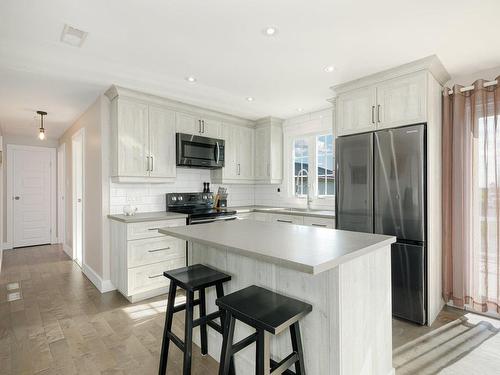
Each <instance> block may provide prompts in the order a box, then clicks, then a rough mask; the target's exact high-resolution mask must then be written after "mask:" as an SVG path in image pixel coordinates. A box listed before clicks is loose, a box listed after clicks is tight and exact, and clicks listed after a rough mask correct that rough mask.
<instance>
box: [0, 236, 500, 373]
mask: <svg viewBox="0 0 500 375" xmlns="http://www.w3.org/2000/svg"><path fill="white" fill-rule="evenodd" d="M16 283H17V285H16ZM462 315H464V313H463V312H461V311H459V310H455V309H445V310H443V312H442V313H441V314H440V315H439V317H438V320H437V322H436V323H435V324H434V325H433V326H432V327H420V326H417V325H413V324H410V323H407V322H404V321H401V320H394V322H393V347H394V348H395V353H396V352H398V348H399V352H402V351H405V352H408V351H409V352H412V351H413V347H415V348H421V350H423V351H424V352H425V351H426V348H427V347H426V346H425V345H427V343H428V342H438V343H439V339H438V340H437V341H436V339H434V337H433V336H432V335H433V333H442V332H444V331H446V332H448V331H449V329H448V326H453V327H458V325H457V324H456V322H457V319H461V317H462ZM164 317H165V298H164V297H159V298H155V299H150V300H147V301H143V302H138V303H136V304H130V303H129V302H128V301H127V300H126V299H125V298H124V297H122V296H121V295H120V294H119V293H118V292H110V293H106V294H101V293H99V291H97V290H96V289H95V288H94V286H93V285H92V284H91V283H90V281H88V280H87V279H86V278H85V277H84V276H83V274H82V272H81V271H80V269H79V268H78V266H76V265H75V264H74V263H73V262H72V261H71V260H70V259H69V258H68V257H67V256H66V255H65V253H64V252H63V251H62V249H61V247H60V246H40V247H33V248H24V249H17V250H9V251H5V252H4V254H3V265H2V271H1V272H0V375H3V374H9V375H18V374H19V375H20V374H23V375H28V374H30V375H31V374H39V375H46V374H64V375H71V374H103V375H104V374H141V375H143V374H157V371H158V369H157V366H158V361H159V349H160V346H161V336H162V329H163V323H164ZM174 331H175V333H176V334H178V335H179V336H180V337H182V336H183V321H182V314H176V318H175V321H174ZM483 331H484V330H482V331H481V332H483ZM484 332H485V331H484ZM489 332H493V331H491V330H490V331H489ZM429 337H432V340H434V341H432V340H430V339H429ZM436 337H437V336H436ZM488 337H489V336H488ZM433 350H434V348H433ZM499 350H500V348H499ZM459 354H460V355H457V356H456V361H458V360H459V359H460V358H463V356H464V350H461V351H460V353H459ZM193 355H194V360H193V372H192V373H193V374H194V375H197V374H203V375H216V374H217V370H218V366H217V363H216V362H215V361H214V360H213V359H212V358H210V357H208V356H207V357H201V355H200V352H199V350H198V348H197V347H195V348H194V350H193ZM170 356H171V357H170V359H171V360H170V361H169V367H168V370H167V373H168V374H180V373H181V365H182V357H181V353H180V351H179V350H178V349H177V348H175V347H173V346H172V345H171V350H170ZM420 357H422V356H419V361H415V359H414V358H411V359H408V357H407V356H403V357H401V358H399V357H396V356H395V359H397V360H398V361H401V362H398V363H397V364H396V363H395V366H396V367H398V366H399V370H398V369H397V374H400V373H401V374H402V373H405V374H423V373H435V372H425V371H424V372H422V366H421V362H422V358H420ZM454 358H455V357H453V358H452V359H454ZM424 359H425V357H424ZM436 361H439V358H438V359H434V360H433V363H434V362H436ZM456 361H450V360H449V358H448V359H447V362H446V363H444V362H443V365H442V366H438V367H439V368H443V367H445V365H446V366H447V365H449V364H451V363H452V362H456ZM407 362H408V363H407ZM414 362H415V363H418V364H419V365H418V366H416V365H415V366H413V363H414ZM433 368H434V367H433ZM311 375H319V374H311Z"/></svg>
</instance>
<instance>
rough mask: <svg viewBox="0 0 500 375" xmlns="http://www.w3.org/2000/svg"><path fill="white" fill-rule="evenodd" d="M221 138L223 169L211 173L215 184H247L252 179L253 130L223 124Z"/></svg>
mask: <svg viewBox="0 0 500 375" xmlns="http://www.w3.org/2000/svg"><path fill="white" fill-rule="evenodd" d="M221 138H222V139H224V141H225V146H224V147H225V155H224V157H225V165H224V168H221V169H215V170H213V171H212V182H213V183H216V184H248V183H253V179H254V139H255V134H254V129H253V128H251V127H248V126H242V125H234V124H229V123H224V124H223V127H222V134H221Z"/></svg>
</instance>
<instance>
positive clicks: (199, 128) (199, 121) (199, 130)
mask: <svg viewBox="0 0 500 375" xmlns="http://www.w3.org/2000/svg"><path fill="white" fill-rule="evenodd" d="M198 133H201V120H198Z"/></svg>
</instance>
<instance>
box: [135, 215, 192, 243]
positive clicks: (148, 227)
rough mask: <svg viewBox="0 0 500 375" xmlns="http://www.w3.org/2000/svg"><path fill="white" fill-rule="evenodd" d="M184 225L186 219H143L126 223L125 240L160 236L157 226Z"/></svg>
mask: <svg viewBox="0 0 500 375" xmlns="http://www.w3.org/2000/svg"><path fill="white" fill-rule="evenodd" d="M184 225H186V219H174V220H159V221H145V222H141V223H132V224H128V225H127V240H139V239H141V238H152V237H161V236H163V234H161V233H158V229H159V228H164V227H180V226H184Z"/></svg>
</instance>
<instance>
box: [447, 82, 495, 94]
mask: <svg viewBox="0 0 500 375" xmlns="http://www.w3.org/2000/svg"><path fill="white" fill-rule="evenodd" d="M495 85H498V80H494V81H490V82H485V84H484V87H490V86H495ZM471 90H474V86H467V87H462V88H461V89H460V92H466V91H471ZM448 94H450V95H451V94H453V90H450V91H448Z"/></svg>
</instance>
